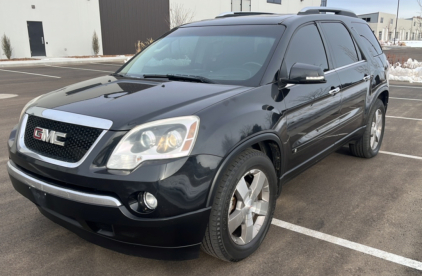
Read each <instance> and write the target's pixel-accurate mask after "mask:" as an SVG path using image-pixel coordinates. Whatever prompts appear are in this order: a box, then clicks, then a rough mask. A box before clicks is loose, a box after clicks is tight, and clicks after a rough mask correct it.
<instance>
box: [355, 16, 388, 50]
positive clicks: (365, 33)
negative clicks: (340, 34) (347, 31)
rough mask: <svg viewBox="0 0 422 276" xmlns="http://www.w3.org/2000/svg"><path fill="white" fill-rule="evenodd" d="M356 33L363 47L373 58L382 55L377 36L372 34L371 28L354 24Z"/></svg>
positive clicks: (363, 24)
mask: <svg viewBox="0 0 422 276" xmlns="http://www.w3.org/2000/svg"><path fill="white" fill-rule="evenodd" d="M352 26H353V28H354V29H355V31H356V32H357V33H358V34H359V35H360V37H361V42H362V46H364V47H365V48H366V49H367V50H368V51H369V52H370V53H371V54H372V56H374V57H375V56H378V55H381V54H382V49H381V46H380V44H379V43H378V40H377V38H376V37H375V34H374V33H373V32H372V30H371V28H370V27H369V26H368V25H367V24H365V23H352Z"/></svg>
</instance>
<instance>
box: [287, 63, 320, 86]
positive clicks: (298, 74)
mask: <svg viewBox="0 0 422 276" xmlns="http://www.w3.org/2000/svg"><path fill="white" fill-rule="evenodd" d="M280 81H281V82H283V83H293V84H308V83H325V82H327V81H326V80H325V74H324V71H323V70H322V68H321V67H318V66H315V65H310V64H304V63H295V64H294V65H293V66H292V68H291V69H290V76H289V78H288V79H281V80H280Z"/></svg>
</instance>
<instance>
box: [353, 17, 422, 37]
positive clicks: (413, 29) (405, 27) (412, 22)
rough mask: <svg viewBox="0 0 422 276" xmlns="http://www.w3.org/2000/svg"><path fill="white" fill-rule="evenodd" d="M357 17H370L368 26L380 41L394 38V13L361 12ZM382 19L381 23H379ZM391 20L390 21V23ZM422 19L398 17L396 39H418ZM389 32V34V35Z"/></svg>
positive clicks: (421, 29)
mask: <svg viewBox="0 0 422 276" xmlns="http://www.w3.org/2000/svg"><path fill="white" fill-rule="evenodd" d="M358 17H359V18H371V21H370V22H368V24H369V27H371V29H372V31H373V32H374V33H375V35H376V37H377V38H378V39H379V40H380V41H391V40H394V33H395V31H396V20H397V19H396V15H395V14H390V13H384V12H378V13H373V14H361V15H359V16H358ZM381 20H383V23H381ZM391 20H392V23H391ZM421 31H422V21H421V22H420V20H418V19H417V18H408V19H403V18H399V19H398V22H397V33H398V35H397V36H396V37H397V39H398V40H400V41H401V40H420V39H421V34H422V32H421ZM390 33H391V36H390Z"/></svg>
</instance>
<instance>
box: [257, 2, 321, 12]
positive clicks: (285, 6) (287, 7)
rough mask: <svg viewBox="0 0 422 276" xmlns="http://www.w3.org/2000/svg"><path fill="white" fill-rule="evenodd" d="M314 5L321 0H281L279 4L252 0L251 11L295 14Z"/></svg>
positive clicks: (318, 4)
mask: <svg viewBox="0 0 422 276" xmlns="http://www.w3.org/2000/svg"><path fill="white" fill-rule="evenodd" d="M315 6H321V0H303V1H300V0H298V1H292V0H282V1H281V5H280V4H272V3H267V0H252V11H261V12H273V13H293V14H296V13H298V12H299V11H300V10H301V9H303V8H306V7H315Z"/></svg>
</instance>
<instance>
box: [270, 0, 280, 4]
mask: <svg viewBox="0 0 422 276" xmlns="http://www.w3.org/2000/svg"><path fill="white" fill-rule="evenodd" d="M267 3H273V4H280V5H281V0H267Z"/></svg>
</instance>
